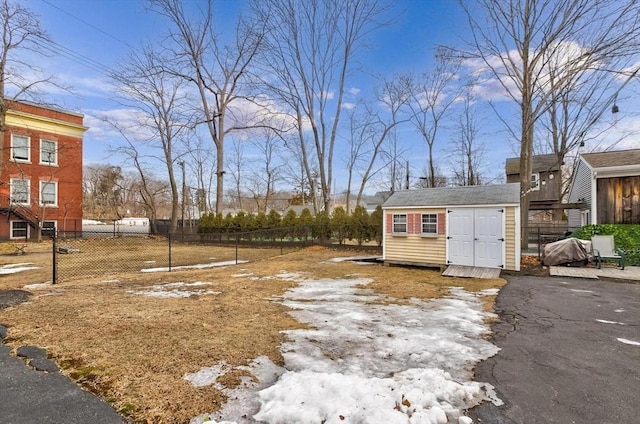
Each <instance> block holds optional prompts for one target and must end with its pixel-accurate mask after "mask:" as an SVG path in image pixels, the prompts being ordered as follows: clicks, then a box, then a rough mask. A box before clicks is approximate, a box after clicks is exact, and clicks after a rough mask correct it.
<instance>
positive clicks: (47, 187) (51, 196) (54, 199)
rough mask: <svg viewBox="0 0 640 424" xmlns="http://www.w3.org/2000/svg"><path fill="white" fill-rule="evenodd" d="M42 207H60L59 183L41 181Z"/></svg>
mask: <svg viewBox="0 0 640 424" xmlns="http://www.w3.org/2000/svg"><path fill="white" fill-rule="evenodd" d="M40 205H41V206H57V205H58V183H57V182H55V181H40Z"/></svg>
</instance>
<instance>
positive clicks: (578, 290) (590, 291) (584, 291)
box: [569, 289, 593, 293]
mask: <svg viewBox="0 0 640 424" xmlns="http://www.w3.org/2000/svg"><path fill="white" fill-rule="evenodd" d="M569 290H571V291H572V292H574V293H593V290H582V289H569Z"/></svg>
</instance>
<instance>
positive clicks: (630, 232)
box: [571, 224, 640, 266]
mask: <svg viewBox="0 0 640 424" xmlns="http://www.w3.org/2000/svg"><path fill="white" fill-rule="evenodd" d="M594 235H606V236H609V235H612V236H613V239H614V241H615V245H616V247H617V248H618V249H621V250H623V251H624V252H625V257H626V263H627V265H632V266H640V225H632V224H595V225H586V226H584V227H582V228H579V229H577V230H575V231H574V232H573V233H571V237H576V238H579V239H582V240H591V237H593V236H594Z"/></svg>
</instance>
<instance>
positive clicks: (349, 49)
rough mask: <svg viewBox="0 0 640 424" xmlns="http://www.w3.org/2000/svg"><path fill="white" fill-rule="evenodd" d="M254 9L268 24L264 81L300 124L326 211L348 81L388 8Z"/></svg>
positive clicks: (311, 5) (368, 0) (328, 0)
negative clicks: (366, 42) (309, 147)
mask: <svg viewBox="0 0 640 424" xmlns="http://www.w3.org/2000/svg"><path fill="white" fill-rule="evenodd" d="M252 8H253V10H254V11H255V13H256V15H257V17H258V18H259V19H260V20H261V21H263V22H266V23H268V24H269V27H268V32H267V35H266V39H265V46H264V47H265V48H264V49H262V52H263V54H262V57H261V64H262V68H263V69H264V71H263V74H264V75H267V76H268V78H264V79H263V84H264V85H265V86H266V87H268V89H269V92H270V93H271V95H272V96H274V97H275V98H277V99H278V100H279V101H280V102H282V104H283V105H286V108H287V109H288V110H287V112H288V113H289V114H290V115H291V117H292V119H293V121H294V122H295V125H296V135H297V140H298V143H299V145H300V152H301V158H302V164H303V167H304V172H305V173H306V177H307V180H308V181H309V183H310V185H311V193H312V195H313V196H314V198H315V196H316V187H315V184H316V182H315V180H316V179H315V178H313V177H312V174H313V172H314V170H317V171H318V183H319V185H320V187H319V189H320V198H321V201H322V209H324V210H327V211H328V210H330V202H331V184H332V179H333V165H334V164H333V160H334V150H335V145H336V137H337V133H338V128H339V125H340V118H341V113H342V107H343V105H342V102H343V98H344V93H345V88H346V86H347V80H348V78H349V77H350V75H351V74H352V73H353V72H354V71H355V67H354V56H355V55H356V54H357V53H358V50H359V49H360V48H361V47H362V45H363V42H364V40H365V38H366V36H367V35H369V34H370V33H371V32H372V31H374V30H375V29H377V28H379V27H380V25H381V24H380V22H379V19H380V17H381V14H382V12H384V11H385V10H386V8H387V6H386V5H385V3H384V2H382V1H380V0H308V1H295V0H255V1H253V3H252ZM307 139H311V143H312V149H313V150H314V153H315V159H316V161H315V163H314V162H311V160H312V158H313V157H312V156H311V154H310V152H308V151H307ZM314 206H315V202H314ZM316 209H317V208H316Z"/></svg>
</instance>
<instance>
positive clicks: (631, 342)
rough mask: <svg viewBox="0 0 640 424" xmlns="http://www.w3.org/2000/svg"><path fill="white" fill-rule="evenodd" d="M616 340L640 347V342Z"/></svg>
mask: <svg viewBox="0 0 640 424" xmlns="http://www.w3.org/2000/svg"><path fill="white" fill-rule="evenodd" d="M616 340H618V341H619V342H620V343H624V344H628V345H632V346H640V342H636V341H634V340H629V339H616Z"/></svg>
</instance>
